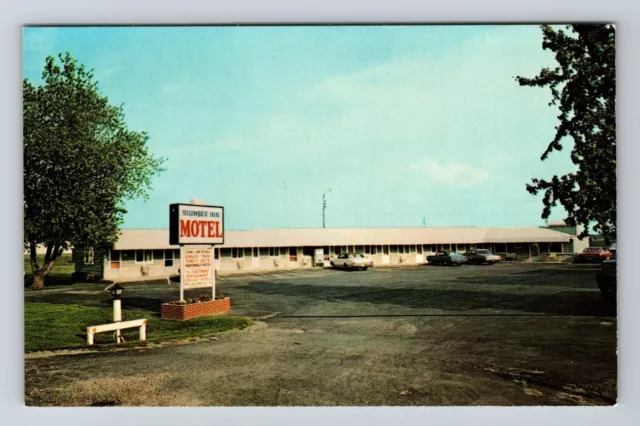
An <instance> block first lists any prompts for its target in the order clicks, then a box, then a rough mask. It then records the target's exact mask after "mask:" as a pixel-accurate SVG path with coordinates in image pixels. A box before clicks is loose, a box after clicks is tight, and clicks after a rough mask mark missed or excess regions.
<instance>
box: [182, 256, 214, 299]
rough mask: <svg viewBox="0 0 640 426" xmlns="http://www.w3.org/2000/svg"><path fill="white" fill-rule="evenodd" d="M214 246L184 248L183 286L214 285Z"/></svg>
mask: <svg viewBox="0 0 640 426" xmlns="http://www.w3.org/2000/svg"><path fill="white" fill-rule="evenodd" d="M212 253H213V249H212V247H189V246H185V247H183V248H182V253H181V254H182V255H181V257H180V263H181V268H182V269H181V271H180V281H181V285H182V288H185V289H187V288H200V287H211V286H213V264H212V263H211V262H212Z"/></svg>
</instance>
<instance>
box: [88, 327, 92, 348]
mask: <svg viewBox="0 0 640 426" xmlns="http://www.w3.org/2000/svg"><path fill="white" fill-rule="evenodd" d="M87 345H89V346H91V345H93V330H92V329H91V327H87Z"/></svg>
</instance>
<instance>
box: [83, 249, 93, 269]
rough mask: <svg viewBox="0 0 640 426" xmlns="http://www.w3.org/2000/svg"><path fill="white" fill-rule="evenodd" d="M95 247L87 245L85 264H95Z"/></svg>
mask: <svg viewBox="0 0 640 426" xmlns="http://www.w3.org/2000/svg"><path fill="white" fill-rule="evenodd" d="M93 258H94V256H93V247H86V248H85V250H84V264H85V265H93Z"/></svg>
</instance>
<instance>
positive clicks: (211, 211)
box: [169, 204, 224, 301]
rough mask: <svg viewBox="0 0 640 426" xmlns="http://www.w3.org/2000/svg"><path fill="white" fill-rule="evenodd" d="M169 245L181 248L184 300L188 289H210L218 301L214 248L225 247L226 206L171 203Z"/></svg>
mask: <svg viewBox="0 0 640 426" xmlns="http://www.w3.org/2000/svg"><path fill="white" fill-rule="evenodd" d="M169 244H171V245H180V300H181V301H183V300H184V290H185V289H190V288H202V287H209V286H211V298H212V300H215V298H216V274H215V266H214V265H215V262H214V245H216V244H224V207H220V206H205V205H200V204H171V205H170V206H169Z"/></svg>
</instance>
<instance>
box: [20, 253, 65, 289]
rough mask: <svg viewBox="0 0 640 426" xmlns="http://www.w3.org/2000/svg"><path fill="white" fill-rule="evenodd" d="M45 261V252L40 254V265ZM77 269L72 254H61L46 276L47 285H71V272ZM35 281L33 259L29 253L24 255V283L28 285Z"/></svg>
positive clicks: (45, 282) (45, 283)
mask: <svg viewBox="0 0 640 426" xmlns="http://www.w3.org/2000/svg"><path fill="white" fill-rule="evenodd" d="M43 262H44V254H38V265H39V266H42V263H43ZM75 270H76V267H75V265H74V264H73V263H72V262H71V254H68V253H65V254H63V255H62V256H60V257H59V258H58V259H57V260H56V262H55V263H54V264H53V268H52V269H51V272H49V274H48V275H47V276H46V277H45V278H44V285H45V287H48V286H52V285H56V286H57V285H71V284H74V283H73V282H72V281H71V274H73V273H74V272H75ZM32 282H33V273H32V271H31V260H30V257H29V255H28V254H25V255H24V285H25V287H28V286H30V285H31V284H32Z"/></svg>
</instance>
